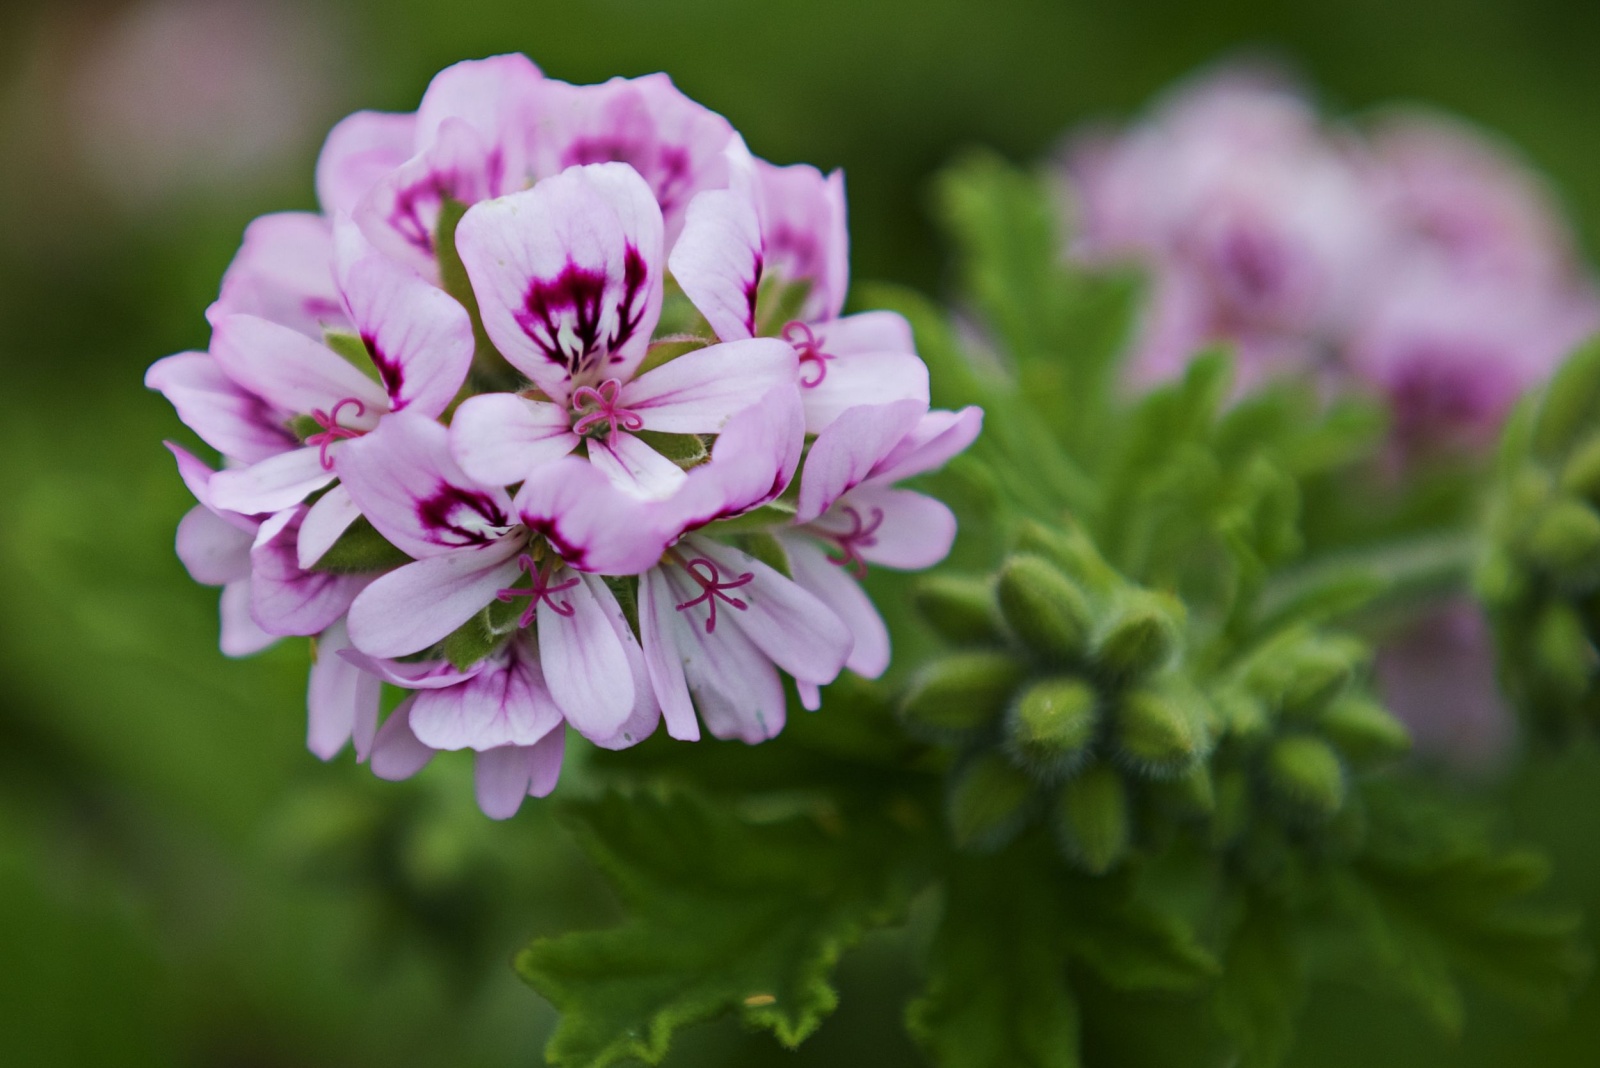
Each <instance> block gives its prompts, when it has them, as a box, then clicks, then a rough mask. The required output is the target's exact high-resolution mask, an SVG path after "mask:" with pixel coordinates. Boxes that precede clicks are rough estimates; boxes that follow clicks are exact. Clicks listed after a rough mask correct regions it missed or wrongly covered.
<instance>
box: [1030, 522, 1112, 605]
mask: <svg viewBox="0 0 1600 1068" xmlns="http://www.w3.org/2000/svg"><path fill="white" fill-rule="evenodd" d="M1017 547H1018V548H1019V549H1020V550H1021V551H1022V552H1025V553H1033V554H1034V555H1037V556H1043V557H1045V558H1046V559H1048V560H1050V561H1052V562H1053V563H1054V564H1055V565H1056V566H1057V567H1059V568H1060V569H1061V570H1062V571H1063V572H1065V573H1066V575H1067V577H1068V578H1070V579H1071V580H1072V581H1073V582H1076V583H1077V584H1078V585H1080V586H1082V587H1083V588H1084V589H1086V590H1088V591H1089V592H1090V593H1091V594H1093V595H1094V596H1096V597H1106V596H1109V595H1110V594H1111V593H1113V592H1114V591H1116V590H1117V589H1119V588H1121V586H1122V585H1123V581H1122V577H1121V576H1120V575H1118V574H1117V572H1116V569H1115V568H1113V567H1112V566H1111V565H1110V564H1108V563H1106V561H1105V557H1103V556H1101V555H1100V551H1099V550H1098V549H1096V548H1095V547H1094V542H1093V541H1091V540H1090V538H1089V536H1088V535H1087V534H1085V533H1084V532H1083V530H1082V529H1080V528H1079V527H1078V525H1077V524H1076V523H1073V522H1071V521H1070V520H1069V521H1068V522H1067V523H1066V524H1065V525H1064V526H1062V527H1060V528H1055V527H1047V526H1045V525H1043V524H1042V523H1033V522H1030V523H1026V524H1024V525H1023V527H1022V531H1021V533H1020V536H1019V537H1018V539H1017Z"/></svg>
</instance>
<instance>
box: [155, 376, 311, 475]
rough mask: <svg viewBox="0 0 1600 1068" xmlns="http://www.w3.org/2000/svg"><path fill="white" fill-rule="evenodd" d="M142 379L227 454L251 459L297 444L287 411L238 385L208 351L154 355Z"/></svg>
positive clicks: (197, 430) (179, 414)
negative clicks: (162, 357) (165, 355)
mask: <svg viewBox="0 0 1600 1068" xmlns="http://www.w3.org/2000/svg"><path fill="white" fill-rule="evenodd" d="M144 384H145V386H146V387H148V388H150V389H153V390H157V391H158V392H160V393H161V395H162V396H164V397H166V398H167V401H168V402H169V403H170V404H171V405H172V406H173V407H174V408H176V409H177V411H178V418H179V419H181V420H183V423H184V425H185V426H187V427H188V428H189V429H190V430H193V431H194V432H195V433H196V434H199V435H200V438H201V440H202V441H204V442H205V443H206V444H207V445H210V446H211V447H212V448H213V449H216V450H217V451H218V452H220V453H222V455H224V456H226V457H229V458H230V459H234V460H239V461H241V462H243V463H247V464H253V463H256V462H257V461H260V460H265V459H266V458H267V457H269V456H275V455H277V454H278V453H280V452H284V451H285V450H287V449H293V448H296V447H297V446H298V445H299V444H300V443H299V442H298V441H296V440H295V438H294V435H293V434H291V433H289V431H288V430H287V429H285V427H284V421H285V420H286V419H287V418H288V413H285V412H280V411H277V410H275V409H274V408H273V407H272V406H271V405H270V404H268V403H267V402H266V401H265V400H263V399H262V398H261V397H258V396H256V395H255V394H253V393H250V392H249V391H247V390H245V389H243V388H241V387H240V386H239V385H237V384H236V383H235V382H234V381H233V380H232V379H230V378H229V377H228V376H227V375H226V374H224V373H223V371H222V367H221V366H220V365H219V364H218V363H217V361H216V360H214V359H212V358H211V356H210V354H209V353H204V352H182V353H179V354H178V355H176V356H168V357H166V358H165V359H162V360H157V361H156V362H155V363H154V364H152V365H151V366H150V370H148V371H146V372H145V376H144Z"/></svg>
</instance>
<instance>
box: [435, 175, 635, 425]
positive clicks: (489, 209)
mask: <svg viewBox="0 0 1600 1068" xmlns="http://www.w3.org/2000/svg"><path fill="white" fill-rule="evenodd" d="M456 248H457V250H458V251H459V252H460V253H461V262H462V263H463V265H464V266H465V267H466V269H467V274H468V275H469V276H470V277H471V279H472V287H473V289H474V290H475V291H476V293H477V294H478V300H479V307H480V310H481V311H482V313H483V325H484V329H485V330H486V331H488V334H489V337H490V338H491V339H492V340H493V341H494V343H495V345H496V346H497V347H498V348H499V350H500V351H501V352H502V353H504V354H505V357H506V359H507V360H509V361H511V363H512V365H513V366H515V367H516V368H517V369H518V370H520V371H521V372H522V373H523V374H526V375H527V376H528V377H529V378H531V379H533V381H534V383H535V384H536V385H538V386H539V388H540V389H542V390H544V392H545V393H546V394H548V395H549V396H550V397H551V398H552V399H554V400H555V401H556V402H557V403H564V402H565V401H566V399H567V397H568V395H569V394H570V392H571V390H572V388H573V386H574V385H584V384H590V385H593V384H595V383H598V382H600V381H601V380H603V379H606V378H620V379H627V378H629V377H631V376H632V374H633V371H634V368H636V367H637V366H638V365H639V361H641V360H642V359H644V355H645V351H646V349H647V348H648V347H649V344H650V334H651V332H652V331H653V330H654V329H655V325H656V320H657V318H658V317H659V316H660V314H661V297H662V274H661V271H662V246H661V212H660V209H659V208H658V207H657V206H656V203H655V200H654V199H653V198H652V197H651V195H650V190H649V188H648V187H647V186H646V185H645V184H644V182H643V180H642V179H640V177H639V176H638V174H636V173H635V172H634V171H633V170H632V169H630V168H629V167H627V166H625V165H623V164H617V163H606V164H596V165H594V166H588V167H574V168H572V169H570V170H567V171H563V172H562V173H560V174H557V175H555V176H554V177H551V178H546V179H545V180H543V181H542V182H540V183H539V184H538V185H536V186H534V187H533V188H532V189H529V190H526V191H524V192H520V193H513V194H511V195H510V196H505V197H501V198H500V199H498V200H492V201H487V202H485V203H483V204H479V205H476V206H475V207H473V208H472V209H471V210H470V211H468V212H467V214H466V215H465V216H464V217H463V218H462V220H461V224H460V226H458V227H457V229H456Z"/></svg>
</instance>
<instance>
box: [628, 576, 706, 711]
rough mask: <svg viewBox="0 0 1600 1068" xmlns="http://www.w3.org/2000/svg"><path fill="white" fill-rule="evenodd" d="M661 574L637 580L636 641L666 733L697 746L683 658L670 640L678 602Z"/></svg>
mask: <svg viewBox="0 0 1600 1068" xmlns="http://www.w3.org/2000/svg"><path fill="white" fill-rule="evenodd" d="M664 570H665V569H664V568H660V567H653V568H651V569H650V570H649V571H646V572H645V573H644V574H643V575H641V576H640V577H639V640H640V642H641V644H642V645H643V647H644V659H645V667H646V669H647V670H648V671H649V674H650V687H651V689H652V690H653V691H654V692H655V697H656V700H657V701H658V702H659V703H660V705H661V715H662V718H664V719H665V720H666V721H667V733H668V734H669V735H671V736H672V737H674V738H676V739H678V740H679V741H684V742H698V741H699V740H700V722H699V720H697V719H695V715H694V702H693V700H692V699H691V698H690V696H689V684H688V682H687V681H685V679H684V674H683V655H682V654H681V653H680V652H679V650H678V645H677V642H676V641H675V639H674V635H675V633H676V631H675V628H676V627H678V626H680V625H681V624H680V622H679V620H678V612H677V609H676V606H677V605H678V604H679V603H681V602H680V601H679V600H678V598H677V595H676V594H674V593H673V591H672V588H671V587H670V586H669V585H668V584H667V579H666V575H665V574H664Z"/></svg>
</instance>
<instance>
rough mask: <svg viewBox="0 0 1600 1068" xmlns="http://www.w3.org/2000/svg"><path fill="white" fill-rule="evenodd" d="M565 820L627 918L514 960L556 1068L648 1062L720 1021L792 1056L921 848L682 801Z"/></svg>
mask: <svg viewBox="0 0 1600 1068" xmlns="http://www.w3.org/2000/svg"><path fill="white" fill-rule="evenodd" d="M567 812H568V816H569V819H570V821H571V824H572V827H573V829H574V831H575V832H576V833H577V835H578V837H579V839H580V841H581V842H582V844H583V846H584V848H585V850H586V851H587V852H588V853H589V855H590V857H591V858H592V859H593V860H594V861H595V863H596V864H598V865H599V866H600V867H601V869H602V870H604V872H605V873H606V875H607V877H608V878H609V879H610V881H611V883H612V884H613V885H614V886H615V887H616V889H617V892H618V894H619V895H620V896H621V898H622V900H623V902H624V904H625V906H626V907H627V911H628V914H629V919H628V920H627V922H625V923H624V924H623V925H622V926H621V927H618V928H615V929H612V930H606V931H587V932H579V933H575V934H567V935H563V936H561V937H558V938H551V939H540V940H539V941H536V942H534V943H533V944H532V945H531V946H529V947H528V948H527V949H526V950H524V951H523V953H522V954H521V955H520V956H519V957H518V959H517V969H518V971H519V972H520V973H521V975H522V976H523V978H524V979H526V980H527V981H528V983H529V984H531V985H532V986H533V987H534V989H536V990H538V991H539V992H540V993H541V994H543V995H544V996H545V997H547V998H549V999H550V1001H551V1002H552V1003H554V1004H555V1006H556V1008H557V1009H559V1010H560V1012H561V1022H560V1024H559V1025H558V1026H557V1028H556V1032H555V1034H554V1036H553V1037H552V1038H551V1040H550V1045H549V1047H548V1048H547V1050H546V1056H547V1058H548V1059H549V1060H550V1062H551V1063H552V1064H556V1065H561V1066H564V1068H577V1066H584V1068H603V1066H605V1065H611V1064H616V1063H618V1062H619V1061H622V1060H625V1059H626V1058H629V1057H637V1058H639V1059H641V1060H643V1061H646V1062H647V1063H650V1064H659V1063H660V1062H661V1059H662V1058H663V1057H664V1056H666V1053H667V1048H668V1044H669V1042H670V1040H671V1038H672V1034H673V1032H674V1031H676V1030H677V1029H678V1028H680V1027H683V1026H685V1025H687V1024H691V1023H695V1022H698V1021H701V1020H708V1019H711V1018H712V1017H714V1016H718V1015H721V1014H723V1013H727V1012H733V1013H736V1014H737V1015H738V1016H739V1017H740V1018H741V1019H742V1020H743V1021H744V1022H745V1023H746V1024H748V1025H751V1026H754V1027H761V1028H765V1029H768V1030H770V1031H772V1032H773V1033H774V1034H775V1035H776V1036H777V1038H778V1040H779V1041H780V1042H782V1043H783V1044H784V1045H786V1046H791V1047H792V1046H795V1045H798V1044H799V1043H800V1042H801V1040H803V1039H804V1038H805V1037H806V1036H807V1035H809V1034H810V1033H811V1032H812V1031H813V1030H815V1029H816V1027H817V1026H818V1025H819V1024H820V1023H821V1021H822V1019H823V1018H824V1017H825V1016H827V1015H828V1014H829V1013H831V1012H832V1011H833V1009H834V1007H835V1005H836V1004H837V1002H838V997H837V995H836V994H835V992H834V990H833V987H832V986H831V985H830V984H829V981H828V979H829V973H830V972H831V971H832V970H833V967H834V965H835V963H836V962H837V960H838V958H839V954H840V953H841V952H842V951H843V950H844V949H845V948H847V947H848V946H850V945H851V944H853V943H854V942H855V941H856V940H857V939H858V938H859V937H860V936H861V934H862V933H863V932H864V931H866V930H867V929H868V928H871V927H874V926H878V925H881V924H885V923H890V922H894V921H895V920H897V918H898V917H899V916H900V915H901V913H902V912H903V910H904V908H905V906H906V903H907V902H908V901H909V899H910V896H911V894H912V892H913V891H914V889H915V887H916V884H917V882H918V880H919V878H920V876H919V874H918V867H917V863H916V861H915V859H914V854H913V853H912V852H911V847H912V844H913V843H914V842H916V841H920V840H919V839H916V838H914V837H913V836H911V835H908V834H907V832H906V831H905V829H904V828H901V827H899V826H898V825H895V824H891V823H888V822H887V821H883V822H879V821H877V820H876V819H871V818H867V817H865V816H859V815H855V814H850V813H847V814H844V815H840V814H838V813H835V812H832V811H831V810H830V815H831V818H827V819H819V818H808V817H796V818H788V819H784V820H781V821H778V822H772V823H765V824H758V823H753V822H747V821H745V820H741V819H740V818H738V817H737V816H735V815H733V814H731V813H730V812H729V811H727V809H726V808H725V807H713V806H711V805H710V804H708V803H706V802H704V801H700V800H697V799H694V798H692V797H689V796H685V795H677V796H668V797H659V796H642V795H641V796H633V797H625V796H623V795H620V794H617V793H611V794H608V795H606V796H605V797H603V798H601V799H600V800H598V801H593V802H585V803H580V804H576V805H572V806H569V808H568V810H567ZM825 828H827V829H825Z"/></svg>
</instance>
